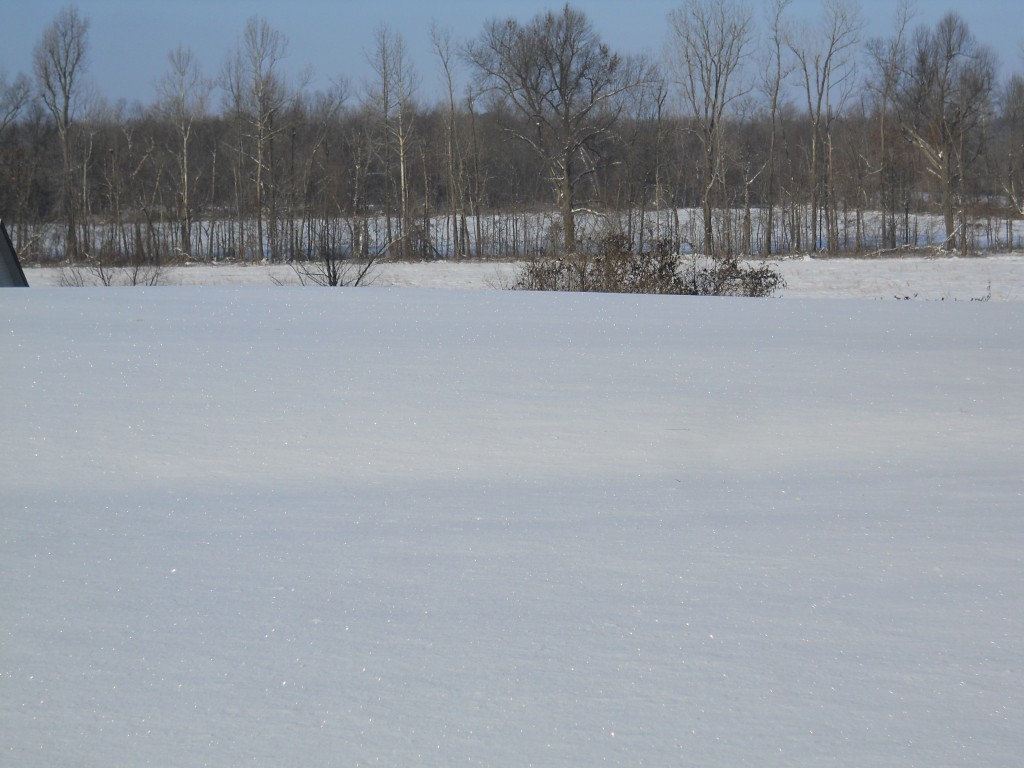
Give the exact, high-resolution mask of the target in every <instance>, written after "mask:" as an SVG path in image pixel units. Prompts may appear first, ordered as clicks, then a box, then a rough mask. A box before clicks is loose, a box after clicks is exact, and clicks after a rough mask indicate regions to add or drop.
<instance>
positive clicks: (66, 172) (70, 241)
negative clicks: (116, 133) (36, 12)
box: [33, 5, 89, 261]
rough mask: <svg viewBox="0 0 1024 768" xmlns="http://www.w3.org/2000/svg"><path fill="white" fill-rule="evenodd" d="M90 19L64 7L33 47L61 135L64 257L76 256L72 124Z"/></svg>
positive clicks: (38, 74) (47, 102)
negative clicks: (65, 240)
mask: <svg viewBox="0 0 1024 768" xmlns="http://www.w3.org/2000/svg"><path fill="white" fill-rule="evenodd" d="M88 32H89V22H88V20H87V19H85V18H83V17H82V16H81V15H80V14H79V12H78V8H77V7H75V6H73V5H72V6H67V7H66V8H63V9H61V10H60V11H59V12H58V13H57V16H56V18H55V19H54V20H53V21H52V22H51V23H50V25H49V26H47V27H46V29H45V30H43V35H42V37H41V38H40V40H39V42H38V43H36V46H35V49H34V50H33V65H34V68H35V75H36V85H37V87H38V89H39V93H40V96H41V97H42V100H43V103H44V104H45V105H46V108H47V110H48V111H49V112H50V115H51V116H52V117H53V120H54V123H55V124H56V126H57V134H58V136H59V137H60V145H61V159H62V161H63V176H62V184H61V210H62V213H63V216H64V224H65V227H66V230H67V242H66V243H65V247H66V249H67V256H68V258H69V259H70V260H72V261H74V260H76V259H77V258H78V256H79V253H78V251H79V247H78V235H77V226H76V224H77V216H76V202H75V179H74V167H73V164H72V156H71V135H70V133H71V125H72V122H73V121H74V119H75V117H76V116H77V113H78V110H79V109H80V108H81V106H82V104H81V101H82V81H81V78H82V74H83V72H84V71H85V67H86V53H87V51H88V47H89V41H88Z"/></svg>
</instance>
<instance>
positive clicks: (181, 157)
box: [158, 46, 212, 257]
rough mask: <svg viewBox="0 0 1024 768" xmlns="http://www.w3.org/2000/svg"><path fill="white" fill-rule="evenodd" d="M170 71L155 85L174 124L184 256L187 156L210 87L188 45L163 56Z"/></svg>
mask: <svg viewBox="0 0 1024 768" xmlns="http://www.w3.org/2000/svg"><path fill="white" fill-rule="evenodd" d="M167 60H168V62H169V63H170V71H169V72H168V73H167V74H166V75H164V77H163V78H162V79H161V81H160V83H159V85H158V93H159V98H160V101H159V105H160V112H161V114H162V115H163V117H164V118H165V119H166V120H168V121H169V122H170V123H171V124H172V125H173V127H174V132H175V138H176V146H175V147H174V150H173V154H174V156H175V158H176V161H177V162H176V165H177V170H178V191H177V203H178V224H179V227H180V233H181V234H180V236H181V243H180V250H181V253H182V255H184V256H185V257H191V255H192V226H193V201H192V188H193V178H192V165H193V161H192V159H191V157H190V151H191V147H192V142H193V139H194V137H195V124H196V122H197V121H198V120H200V119H201V118H202V117H203V116H204V115H205V113H206V105H207V99H208V97H209V94H210V91H211V89H212V84H211V83H210V81H209V80H207V79H206V78H205V77H203V73H202V70H201V68H200V66H199V62H198V61H197V59H196V57H195V55H194V54H193V53H192V51H191V50H190V49H188V48H183V47H181V46H178V47H177V48H176V49H174V50H173V51H171V52H170V53H169V54H168V55H167Z"/></svg>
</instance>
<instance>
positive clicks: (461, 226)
mask: <svg viewBox="0 0 1024 768" xmlns="http://www.w3.org/2000/svg"><path fill="white" fill-rule="evenodd" d="M430 40H431V43H432V44H433V46H434V52H435V53H436V54H437V58H438V61H439V62H440V64H441V69H442V71H443V73H444V85H445V93H446V96H447V104H446V107H447V111H446V115H445V169H446V172H447V184H446V187H447V190H448V206H449V211H448V216H449V222H450V233H451V235H450V237H451V249H452V255H453V256H454V257H455V258H461V257H463V256H465V255H466V254H467V253H468V252H469V242H468V240H469V238H468V230H469V227H468V225H467V220H466V163H465V158H464V155H463V149H462V143H461V141H460V139H459V130H458V127H459V110H458V104H457V102H456V99H455V75H454V63H453V59H454V55H453V46H452V40H451V33H450V32H448V31H447V30H442V29H440V28H439V27H438V26H436V25H432V26H431V28H430Z"/></svg>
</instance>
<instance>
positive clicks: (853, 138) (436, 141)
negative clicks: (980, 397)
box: [0, 0, 1024, 282]
mask: <svg viewBox="0 0 1024 768" xmlns="http://www.w3.org/2000/svg"><path fill="white" fill-rule="evenodd" d="M790 16H791V12H790V9H789V8H788V0H770V1H769V2H767V4H766V5H763V6H761V7H751V6H747V5H744V4H741V3H738V2H734V1H733V0H684V1H683V2H682V3H681V4H680V6H679V7H678V8H677V9H676V10H675V11H673V12H672V13H671V14H670V17H669V19H668V24H667V29H668V34H667V39H666V42H665V52H664V55H663V56H660V57H659V61H656V62H655V61H649V60H645V59H643V58H640V57H635V56H628V55H624V54H622V53H618V52H615V51H612V50H610V49H609V48H608V47H607V45H605V44H604V43H603V42H602V41H601V38H600V34H599V30H595V29H594V28H593V26H592V25H591V23H590V21H589V20H588V19H587V17H586V15H585V14H584V13H583V12H582V11H580V10H577V9H574V8H572V7H570V6H565V7H564V8H561V9H558V10H553V11H551V12H548V13H546V14H540V15H538V16H536V17H534V18H532V19H527V20H517V19H508V20H495V21H493V22H490V23H488V24H487V25H486V26H485V28H484V29H483V30H482V31H481V32H480V33H479V35H477V36H476V37H474V38H472V39H470V40H465V41H454V40H452V39H451V37H450V35H448V34H446V33H445V32H443V31H441V30H437V29H434V30H432V31H431V42H432V45H433V51H434V54H435V55H434V58H433V61H432V62H431V69H430V71H429V77H430V78H431V79H434V78H435V75H436V73H437V72H440V73H441V75H442V76H443V78H444V82H446V84H447V88H446V90H445V92H444V96H443V97H441V98H439V99H437V100H436V101H434V102H427V101H425V100H424V99H423V98H422V97H421V93H422V91H423V88H422V85H421V81H422V79H424V77H425V76H426V72H427V70H426V69H424V71H423V73H421V72H420V71H418V70H417V68H416V67H415V66H414V65H413V63H412V61H411V59H410V57H409V54H408V51H407V48H406V43H405V40H404V39H403V37H402V36H401V35H400V34H399V33H397V32H395V31H394V30H392V29H391V28H388V27H382V28H381V29H380V31H379V32H378V34H377V36H376V38H375V39H374V40H373V41H370V44H369V45H368V46H367V50H368V58H369V60H370V64H371V65H372V71H373V75H372V77H370V78H369V81H368V83H367V84H366V85H365V87H362V88H360V89H353V88H350V87H349V86H347V85H345V84H338V85H337V86H336V87H334V88H332V89H330V90H328V91H312V90H311V89H310V88H309V87H308V86H307V85H306V84H305V83H304V82H302V81H296V80H294V79H290V78H289V77H287V76H286V75H285V74H284V72H283V65H282V62H283V61H284V59H285V57H286V55H287V46H288V41H287V40H286V39H285V38H284V37H283V36H282V35H281V34H280V33H279V32H277V31H276V30H274V29H273V28H271V27H270V26H269V25H268V24H267V23H266V22H265V21H263V20H261V19H258V18H254V19H251V20H250V21H249V22H248V23H247V24H246V26H245V27H244V29H243V30H242V34H241V36H240V38H239V42H238V44H237V46H236V48H235V50H233V51H232V52H231V53H230V55H229V56H228V57H227V59H226V61H225V62H223V64H222V65H221V66H220V68H219V69H218V70H217V71H216V72H204V71H203V69H202V67H201V66H200V63H199V61H198V60H197V59H196V57H195V56H194V55H193V54H192V53H191V52H190V51H189V49H188V48H186V47H181V48H178V49H177V50H175V51H172V52H171V53H170V54H169V56H168V66H167V71H166V74H165V76H164V78H163V80H162V81H161V83H160V85H159V87H158V89H157V91H156V93H155V94H154V99H153V101H152V103H151V104H150V105H148V106H143V107H138V108H127V107H124V106H121V105H111V104H109V103H107V102H105V101H103V100H102V99H98V98H95V97H90V96H89V93H90V90H89V89H88V88H87V87H86V83H87V82H88V81H87V79H86V77H87V75H86V73H87V67H88V61H89V44H88V43H89V34H88V33H89V23H88V19H87V18H85V17H84V16H83V15H82V14H81V13H80V11H79V10H78V9H77V8H75V7H73V6H72V7H69V8H66V9H65V10H63V11H61V12H60V13H59V14H58V15H57V16H56V18H55V19H54V20H53V22H52V24H51V25H50V26H49V27H47V29H46V30H45V31H44V33H43V34H42V36H41V37H40V39H39V41H38V44H37V46H36V49H35V54H34V58H33V61H32V62H30V63H28V64H29V67H28V69H29V74H14V75H11V74H2V76H0V177H2V178H3V180H4V182H3V184H0V215H2V216H3V218H4V220H5V222H6V223H7V225H8V228H9V230H10V231H11V232H12V233H13V237H14V238H15V241H16V242H15V244H16V247H17V248H18V250H19V253H20V254H22V255H23V257H24V258H25V259H26V260H29V261H36V260H42V261H45V260H54V261H65V262H67V263H69V264H86V263H100V262H102V263H105V264H127V265H140V264H162V263H167V262H170V261H173V260H178V259H191V260H217V259H235V260H249V261H255V260H260V261H262V260H272V261H302V262H310V261H311V262H314V263H317V264H319V265H320V266H319V267H317V268H316V269H315V270H314V271H313V272H309V273H308V274H315V275H323V279H324V280H325V281H327V282H330V281H332V280H333V279H334V278H333V275H335V274H336V272H337V270H338V269H339V264H340V263H341V262H345V261H347V260H352V259H355V260H359V259H362V260H363V261H364V262H366V261H371V260H374V259H379V258H387V257H401V258H465V257H518V258H537V257H539V256H542V255H550V254H556V255H557V254H561V255H576V254H578V253H582V252H591V253H593V254H599V253H600V252H601V249H602V248H605V247H606V245H607V243H608V242H609V240H608V238H609V237H617V238H621V240H618V241H616V242H622V243H626V244H628V247H627V248H625V249H624V250H626V251H628V252H630V253H636V254H645V253H647V254H657V253H661V252H667V253H671V254H680V253H682V254H708V255H711V256H714V257H715V258H721V259H725V260H735V258H736V257H742V256H745V255H753V256H760V257H774V256H777V255H779V254H784V253H788V252H803V253H807V252H812V253H827V254H839V253H865V252H875V251H892V250H898V249H901V248H916V247H921V246H922V245H924V244H928V245H930V246H933V247H937V248H943V249H946V250H950V251H956V252H964V253H966V252H969V251H973V250H977V249H980V248H981V247H984V246H989V245H991V246H995V247H1002V248H1018V247H1021V235H1022V234H1024V233H1021V232H1019V231H1018V228H1019V225H1018V224H1017V222H1018V221H1019V219H1020V218H1021V216H1022V214H1024V76H1022V75H1021V74H1014V75H1012V76H1010V77H1009V78H1007V79H1006V80H1005V81H1000V80H999V78H998V77H997V71H998V70H997V65H996V60H995V56H994V55H993V53H992V52H991V51H990V49H988V48H987V47H986V46H985V45H984V44H983V43H982V42H980V41H978V40H977V39H975V38H974V36H973V35H972V34H971V32H970V30H969V29H968V27H967V24H966V23H965V22H964V20H963V19H962V18H961V17H959V16H957V15H956V14H950V15H948V16H946V17H944V18H943V19H942V20H941V21H940V22H938V24H936V25H934V26H915V24H914V22H913V19H912V18H910V17H909V15H908V14H907V13H906V10H905V7H904V8H903V9H902V10H901V12H900V13H899V14H898V15H897V18H896V19H895V20H894V23H893V32H892V34H891V36H889V37H886V38H883V39H871V40H867V39H863V37H862V25H861V23H860V21H859V20H858V18H857V16H856V14H855V13H854V11H853V10H852V6H849V5H846V4H844V3H843V2H842V0H824V2H823V3H822V5H821V6H820V7H819V11H818V17H817V19H816V20H814V21H813V22H808V23H805V24H802V25H801V24H798V23H797V21H796V20H794V19H791V18H790ZM99 85H100V87H102V84H99ZM923 217H930V218H923ZM927 222H934V226H932V225H929V224H928V223H927ZM652 258H653V257H652ZM339 279H340V278H339Z"/></svg>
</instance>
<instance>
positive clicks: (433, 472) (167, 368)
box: [0, 288, 1024, 768]
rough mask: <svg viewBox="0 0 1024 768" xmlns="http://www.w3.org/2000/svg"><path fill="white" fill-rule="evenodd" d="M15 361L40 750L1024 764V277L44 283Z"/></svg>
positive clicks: (22, 695) (9, 506)
mask: <svg viewBox="0 0 1024 768" xmlns="http://www.w3.org/2000/svg"><path fill="white" fill-rule="evenodd" d="M15 293H16V295H15ZM0 354H2V359H3V361H4V363H3V371H4V374H3V378H4V393H3V398H2V400H0V403H2V405H0V421H2V423H3V425H4V428H3V441H4V443H3V452H4V454H3V456H4V457H3V461H2V462H0V488H2V506H3V518H2V523H0V579H2V583H3V585H4V587H3V590H2V592H0V616H2V617H3V618H2V619H0V687H2V691H3V694H2V696H0V754H2V762H4V763H5V764H9V765H18V766H22V767H23V768H24V767H26V766H27V767H31V766H65V765H66V766H76V767H81V766H111V765H132V766H141V765H153V766H175V765H180V766H185V765H188V766H195V765H209V766H227V765H242V764H245V765H261V766H280V765H302V766H333V765H368V764H379V765H438V766H441V765H445V766H447V765H458V764H464V765H544V766H559V765H564V766H579V765H599V764H600V765H623V766H626V765H628V766H636V765H701V766H729V767H730V768H732V767H734V766H744V765H750V766H755V765H756V766H759V767H764V766H807V765H815V766H824V765H836V766H839V765H842V766H866V765H872V766H882V765H893V766H896V765H899V766H940V765H945V766H959V765H963V766H977V765H985V766H1007V767H1009V766H1016V765H1019V761H1020V755H1021V754H1022V753H1024V736H1022V735H1021V734H1022V731H1021V728H1020V724H1021V722H1024V701H1022V695H1021V690H1022V683H1024V675H1022V669H1021V660H1022V659H1024V570H1022V566H1024V562H1022V559H1024V517H1022V515H1021V509H1022V507H1024V478H1022V473H1021V468H1022V464H1021V459H1020V457H1021V453H1022V449H1024V441H1022V437H1024V416H1022V412H1021V408H1020V391H1021V381H1022V380H1024V379H1022V374H1024V306H1022V305H1021V304H1019V303H1000V304H997V303H976V302H958V303H951V302H865V301H807V300H796V299H787V300H776V301H770V300H769V301H755V300H736V299H732V300H730V299H687V298H679V297H635V296H630V297H626V296H594V295H586V296H566V295H556V294H545V295H533V294H523V293H502V292H475V291H461V292H457V291H441V290H428V289H415V290H409V289H358V290H327V289H320V290H317V289H293V288H268V289H258V288H245V289H238V288H173V289H145V290H143V289H98V290H92V289H83V290H78V291H68V290H42V291H40V290H35V289H33V290H30V291H23V292H12V294H9V295H8V294H5V295H4V297H3V302H2V303H0Z"/></svg>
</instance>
